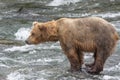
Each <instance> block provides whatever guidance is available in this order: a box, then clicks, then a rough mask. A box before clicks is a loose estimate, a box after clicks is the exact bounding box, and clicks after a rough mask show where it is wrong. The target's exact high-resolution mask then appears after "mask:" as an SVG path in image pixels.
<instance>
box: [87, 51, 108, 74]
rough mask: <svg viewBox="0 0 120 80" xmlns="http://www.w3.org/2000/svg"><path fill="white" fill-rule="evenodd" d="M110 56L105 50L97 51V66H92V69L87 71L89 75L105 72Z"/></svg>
mask: <svg viewBox="0 0 120 80" xmlns="http://www.w3.org/2000/svg"><path fill="white" fill-rule="evenodd" d="M108 54H109V53H106V52H105V51H104V50H101V51H97V53H96V59H95V64H94V65H93V66H92V68H91V69H88V70H87V71H88V73H92V74H99V73H100V72H101V71H103V67H104V63H105V61H106V59H107V58H108Z"/></svg>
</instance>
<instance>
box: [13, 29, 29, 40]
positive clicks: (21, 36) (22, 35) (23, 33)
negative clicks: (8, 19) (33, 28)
mask: <svg viewBox="0 0 120 80" xmlns="http://www.w3.org/2000/svg"><path fill="white" fill-rule="evenodd" d="M14 35H15V37H16V38H15V39H16V40H22V41H24V40H26V39H27V38H28V36H29V35H30V28H20V29H19V30H18V31H17V32H16V33H15V34H14Z"/></svg>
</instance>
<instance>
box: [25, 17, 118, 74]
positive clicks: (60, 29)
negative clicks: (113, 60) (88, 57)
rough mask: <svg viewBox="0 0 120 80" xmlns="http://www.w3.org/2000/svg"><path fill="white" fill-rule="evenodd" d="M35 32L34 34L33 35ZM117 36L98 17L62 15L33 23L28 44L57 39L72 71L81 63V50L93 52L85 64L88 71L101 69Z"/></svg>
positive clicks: (113, 30)
mask: <svg viewBox="0 0 120 80" xmlns="http://www.w3.org/2000/svg"><path fill="white" fill-rule="evenodd" d="M32 34H34V35H32ZM118 39H119V36H118V34H117V32H116V30H115V28H114V27H113V26H112V25H111V24H110V23H109V22H107V21H106V20H104V19H101V18H98V17H88V18H76V19H70V18H61V19H58V20H56V21H49V22H45V23H38V22H34V23H33V29H32V31H31V35H30V36H29V38H28V39H27V42H28V43H29V44H38V43H41V42H47V41H60V45H61V47H62V49H63V50H64V53H65V55H66V56H67V58H68V59H69V61H70V64H71V69H70V70H71V71H79V70H80V68H81V67H82V64H83V52H93V53H94V62H93V63H92V64H90V65H86V66H87V71H88V72H89V73H95V74H98V73H100V72H101V71H102V70H103V66H104V63H105V61H106V59H107V58H108V57H109V56H110V55H111V54H112V52H113V50H114V48H115V46H116V43H117V41H118Z"/></svg>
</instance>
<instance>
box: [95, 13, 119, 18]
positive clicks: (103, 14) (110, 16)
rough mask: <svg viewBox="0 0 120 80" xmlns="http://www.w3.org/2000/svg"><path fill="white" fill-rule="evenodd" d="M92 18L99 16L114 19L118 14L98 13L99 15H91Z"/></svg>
mask: <svg viewBox="0 0 120 80" xmlns="http://www.w3.org/2000/svg"><path fill="white" fill-rule="evenodd" d="M93 16H100V17H102V18H115V17H120V12H116V13H111V12H108V13H100V14H97V15H93Z"/></svg>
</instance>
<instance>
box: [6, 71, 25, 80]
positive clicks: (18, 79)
mask: <svg viewBox="0 0 120 80" xmlns="http://www.w3.org/2000/svg"><path fill="white" fill-rule="evenodd" d="M7 80H25V76H24V75H22V74H20V73H19V72H13V73H10V74H9V75H8V76H7Z"/></svg>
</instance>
